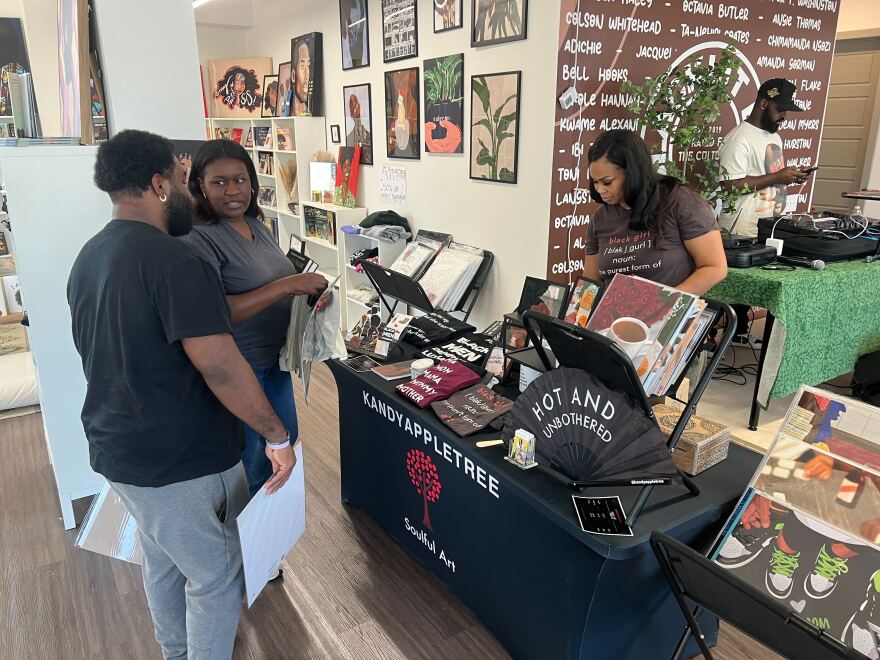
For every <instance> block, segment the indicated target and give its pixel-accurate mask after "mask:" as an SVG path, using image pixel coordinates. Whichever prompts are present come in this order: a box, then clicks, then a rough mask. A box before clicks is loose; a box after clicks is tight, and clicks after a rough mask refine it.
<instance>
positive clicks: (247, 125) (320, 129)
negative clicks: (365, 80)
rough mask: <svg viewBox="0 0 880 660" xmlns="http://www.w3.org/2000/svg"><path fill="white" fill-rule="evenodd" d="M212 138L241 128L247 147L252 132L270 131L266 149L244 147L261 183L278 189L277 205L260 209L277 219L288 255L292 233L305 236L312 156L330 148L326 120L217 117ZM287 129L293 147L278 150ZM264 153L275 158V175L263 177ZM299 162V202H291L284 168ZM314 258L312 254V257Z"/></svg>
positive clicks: (208, 123) (211, 122)
mask: <svg viewBox="0 0 880 660" xmlns="http://www.w3.org/2000/svg"><path fill="white" fill-rule="evenodd" d="M205 122H206V127H207V131H208V135H209V137H210V138H211V139H213V138H215V137H217V129H218V128H222V129H229V132H230V135H231V133H232V129H236V128H240V129H241V131H242V134H241V144H242V146H244V144H245V141H246V140H247V136H248V131H253V130H254V129H255V128H257V127H266V128H268V129H269V136H270V141H269V144H268V145H267V146H265V147H258V146H250V147H244V148H245V149H246V150H247V152H248V153H249V154H250V155H251V158H253V160H254V167H256V168H257V172H258V174H257V180H258V182H259V185H261V186H272V187H274V188H275V204H274V205H273V206H262V205H261V206H260V208H261V209H262V210H263V213H264V214H265V215H266V216H267V217H271V218H275V219H276V220H277V222H278V243H279V245H280V246H281V249H282V250H284V251H285V252H286V251H287V248H288V247H289V245H290V236H291V234H296V235H298V236H303V237H304V235H303V222H302V203H303V202H306V201H308V196H309V163H310V162H311V161H312V156H313V155H314V153H315V152H316V151H318V150H319V149H326V148H327V131H326V128H325V125H324V118H323V117H254V118H253V119H236V118H234V119H227V118H222V117H213V118H210V119H206V120H205ZM278 128H287V129H289V130H290V138H291V142H292V144H291V145H290V148H289V149H278V146H279V145H278V144H277V141H276V135H277V129H278ZM260 153H270V154H272V159H273V173H272V174H271V175H267V174H259V171H260V161H259V154H260ZM291 161H295V162H296V179H297V181H298V185H297V195H296V197H297V199H296V200H291V199H289V195H288V193H287V190H286V188H285V187H284V184H283V180H282V178H281V170H280V167H279V166H280V165H281V164H282V163H289V162H291ZM291 201H294V202H299V208H298V209H297V208H296V207H294V208H291V207H290V206H289V204H290V202H291ZM309 256H311V254H310V255H309Z"/></svg>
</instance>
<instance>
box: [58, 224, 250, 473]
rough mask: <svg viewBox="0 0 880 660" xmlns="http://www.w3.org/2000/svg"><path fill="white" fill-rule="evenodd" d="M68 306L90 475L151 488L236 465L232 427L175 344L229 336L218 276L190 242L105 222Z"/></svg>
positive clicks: (70, 287) (79, 266) (235, 426)
mask: <svg viewBox="0 0 880 660" xmlns="http://www.w3.org/2000/svg"><path fill="white" fill-rule="evenodd" d="M67 300H68V303H69V304H70V313H71V317H72V320H73V341H74V344H76V349H77V351H79V354H80V356H81V357H82V363H83V371H84V372H85V376H86V381H87V383H88V385H87V390H86V400H85V403H84V405H83V409H82V422H83V427H84V428H85V432H86V437H87V438H88V440H89V455H90V458H91V465H92V469H94V470H95V471H96V472H98V473H100V474H102V475H104V476H105V477H107V479H109V480H110V481H118V482H120V483H125V484H132V485H135V486H150V487H158V486H165V485H167V484H172V483H176V482H179V481H187V480H189V479H196V478H198V477H203V476H205V475H208V474H215V473H217V472H222V471H224V470H227V469H229V468H230V467H232V466H233V465H235V464H236V463H237V462H238V461H239V455H240V453H241V449H242V443H243V433H242V428H241V424H240V423H239V421H238V420H237V419H236V418H235V417H234V416H233V415H232V414H231V413H230V412H229V411H228V410H226V408H224V407H223V405H222V404H221V403H220V402H219V401H218V400H217V398H216V397H215V396H214V394H213V393H212V392H211V390H210V389H209V388H208V385H207V384H206V383H205V380H204V379H203V378H202V376H201V374H200V373H199V372H198V371H197V370H196V368H195V367H194V366H193V364H192V362H190V360H189V358H188V357H187V355H186V353H185V352H184V350H183V345H182V344H181V341H180V340H181V339H185V338H187V337H204V336H208V335H217V334H225V333H229V332H231V326H230V319H229V306H228V305H227V303H226V297H225V295H224V293H223V288H222V286H221V284H220V280H219V279H218V277H217V274H216V272H214V270H213V268H212V267H211V266H210V265H209V264H208V263H206V262H205V261H203V260H202V259H201V258H200V257H199V256H197V255H196V253H195V252H194V251H193V250H192V248H191V247H190V246H189V245H187V244H186V243H184V242H183V241H178V240H176V239H174V238H172V237H171V236H169V235H168V234H165V233H164V232H162V231H160V230H159V229H156V228H155V227H152V226H150V225H147V224H144V223H142V222H134V221H130V220H113V221H112V222H110V223H109V224H108V225H107V226H106V227H104V228H103V229H102V230H101V231H100V232H98V234H97V235H95V236H94V237H93V238H92V239H91V240H89V241H88V242H87V243H86V244H85V246H84V247H83V249H82V251H81V252H80V253H79V256H78V257H77V259H76V262H75V263H74V265H73V269H72V271H71V273H70V279H69V280H68V283H67Z"/></svg>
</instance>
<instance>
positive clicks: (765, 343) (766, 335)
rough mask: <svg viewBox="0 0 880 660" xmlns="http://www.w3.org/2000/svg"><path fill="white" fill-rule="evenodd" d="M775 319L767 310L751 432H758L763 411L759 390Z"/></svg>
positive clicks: (751, 416) (756, 377)
mask: <svg viewBox="0 0 880 660" xmlns="http://www.w3.org/2000/svg"><path fill="white" fill-rule="evenodd" d="M775 320H776V319H775V317H774V316H773V314H771V313H770V310H767V319H766V320H765V321H764V338H763V339H762V340H761V342H762V343H761V356H760V357H759V358H758V373H757V374H755V393H754V395H753V396H752V411H751V413H750V414H749V431H757V430H758V418H759V417H760V415H761V409H760V408H759V407H758V388H760V387H761V376H763V375H764V360H765V359H766V357H767V347H768V346H769V345H770V333H771V332H772V331H773V322H774V321H775Z"/></svg>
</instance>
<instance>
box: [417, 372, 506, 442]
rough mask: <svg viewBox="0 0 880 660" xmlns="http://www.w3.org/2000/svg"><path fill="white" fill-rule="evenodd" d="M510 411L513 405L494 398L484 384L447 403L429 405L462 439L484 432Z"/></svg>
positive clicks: (456, 396)
mask: <svg viewBox="0 0 880 660" xmlns="http://www.w3.org/2000/svg"><path fill="white" fill-rule="evenodd" d="M512 407H513V401H511V400H510V399H506V398H504V397H503V396H501V395H500V394H496V393H495V392H493V391H492V390H490V389H489V388H488V387H486V385H485V383H479V384H477V385H474V386H473V387H469V388H468V389H466V390H463V391H461V392H459V393H458V394H453V395H452V396H451V397H449V398H448V399H446V401H435V402H434V403H432V404H431V409H432V410H433V411H434V413H435V414H436V415H437V417H439V418H440V421H441V422H443V423H444V424H446V426H448V427H449V428H451V429H452V430H453V431H455V432H456V433H457V434H458V435H459V436H461V437H462V438H464V437H466V436H469V435H471V434H472V433H476V432H477V431H480V430H482V429H484V428H486V427H487V426H488V425H489V424H490V423H491V422H492V420H494V419H495V418H496V417H500V416H501V415H503V414H504V413H506V412H507V411H508V410H510V409H511V408H512Z"/></svg>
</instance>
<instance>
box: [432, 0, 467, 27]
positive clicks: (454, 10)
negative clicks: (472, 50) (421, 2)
mask: <svg viewBox="0 0 880 660" xmlns="http://www.w3.org/2000/svg"><path fill="white" fill-rule="evenodd" d="M461 3H462V0H434V32H448V31H449V30H457V29H458V28H460V27H461V26H462V24H463V21H462V20H461Z"/></svg>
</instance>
